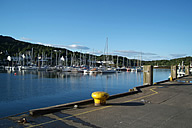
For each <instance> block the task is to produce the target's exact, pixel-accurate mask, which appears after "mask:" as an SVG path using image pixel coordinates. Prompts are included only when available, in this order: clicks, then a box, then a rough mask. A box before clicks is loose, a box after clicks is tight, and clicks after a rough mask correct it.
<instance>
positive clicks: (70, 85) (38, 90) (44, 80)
mask: <svg viewBox="0 0 192 128" xmlns="http://www.w3.org/2000/svg"><path fill="white" fill-rule="evenodd" d="M170 72H171V71H170V69H154V72H153V76H154V82H158V81H162V80H167V79H168V76H169V74H170ZM142 84H143V72H121V73H113V74H97V75H94V74H93V75H90V74H83V73H64V72H38V71H24V70H22V71H16V72H11V71H0V117H5V116H9V115H13V114H17V113H21V112H25V111H28V110H30V109H36V108H41V107H48V106H52V105H58V104H64V103H69V102H74V101H80V100H85V99H90V98H91V93H92V92H94V91H105V92H107V93H109V94H110V95H113V94H118V93H123V92H128V90H129V89H131V88H133V87H136V86H139V85H142Z"/></svg>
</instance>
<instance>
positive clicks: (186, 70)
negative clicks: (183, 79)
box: [185, 65, 190, 75]
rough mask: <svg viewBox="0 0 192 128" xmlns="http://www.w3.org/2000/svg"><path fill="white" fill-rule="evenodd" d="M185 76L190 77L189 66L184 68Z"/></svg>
mask: <svg viewBox="0 0 192 128" xmlns="http://www.w3.org/2000/svg"><path fill="white" fill-rule="evenodd" d="M185 75H190V66H189V65H187V66H185Z"/></svg>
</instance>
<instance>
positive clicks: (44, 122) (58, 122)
mask: <svg viewBox="0 0 192 128" xmlns="http://www.w3.org/2000/svg"><path fill="white" fill-rule="evenodd" d="M141 91H142V92H140V93H137V94H133V95H128V96H124V97H120V98H115V99H112V100H107V105H105V106H99V107H94V106H93V104H87V105H82V106H78V108H68V109H65V110H61V111H59V112H55V113H49V114H45V115H41V116H29V115H28V114H21V115H18V116H12V117H7V118H3V119H1V120H0V127H1V128H3V127H6V128H7V127H10V128H22V127H28V128H42V127H45V128H192V76H188V77H184V78H181V79H177V80H175V81H172V82H165V83H161V84H157V85H153V86H149V87H145V88H142V89H141ZM23 117H25V118H26V119H27V123H18V120H19V119H21V118H23Z"/></svg>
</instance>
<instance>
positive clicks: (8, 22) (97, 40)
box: [0, 0, 192, 60]
mask: <svg viewBox="0 0 192 128" xmlns="http://www.w3.org/2000/svg"><path fill="white" fill-rule="evenodd" d="M0 12H1V18H0V35H5V36H11V37H13V38H16V39H18V40H23V41H27V42H32V43H38V44H45V45H50V46H56V47H66V48H68V49H70V50H73V51H82V52H84V53H86V52H89V53H91V52H93V51H94V53H95V54H97V55H100V54H103V51H104V48H105V43H106V38H107V37H108V49H109V53H110V54H114V55H122V56H125V57H128V58H137V57H138V56H140V53H142V58H143V59H144V60H157V59H172V58H178V57H184V56H192V0H0Z"/></svg>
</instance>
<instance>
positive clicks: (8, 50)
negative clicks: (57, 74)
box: [0, 35, 192, 67]
mask: <svg viewBox="0 0 192 128" xmlns="http://www.w3.org/2000/svg"><path fill="white" fill-rule="evenodd" d="M32 49H33V58H35V59H37V57H38V56H41V55H42V54H44V55H46V56H48V57H51V55H52V58H53V62H55V60H56V54H58V56H59V55H60V57H61V56H63V57H65V56H66V50H67V49H65V48H57V47H49V46H44V45H39V44H32V43H29V42H24V41H19V40H15V39H14V38H12V37H8V36H1V35H0V61H1V62H6V61H7V56H18V55H19V54H20V55H21V54H26V53H27V52H31V51H32ZM55 51H56V52H57V53H56V52H55ZM73 55H75V57H76V58H80V52H74V53H73V52H72V51H70V50H67V57H68V59H69V60H68V61H69V62H68V63H69V64H70V58H71V56H73ZM84 56H85V58H86V60H87V61H88V59H89V56H91V57H92V58H96V60H97V61H102V60H103V59H104V56H103V55H100V56H96V55H89V54H84ZM81 57H82V56H81ZM108 57H109V60H113V61H114V63H115V66H116V62H117V56H111V55H109V56H108ZM92 60H93V59H92ZM118 60H119V61H118V62H119V63H118V65H119V66H120V67H121V66H137V65H140V61H139V60H133V59H129V60H127V58H123V57H121V56H119V57H118ZM123 60H124V61H123ZM191 60H192V57H185V58H178V59H172V60H154V61H142V65H153V66H154V65H158V66H163V67H167V66H168V67H169V66H171V65H178V64H179V63H181V62H182V61H184V64H185V65H189V64H190V61H191ZM123 62H124V63H123ZM53 64H54V63H53Z"/></svg>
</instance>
